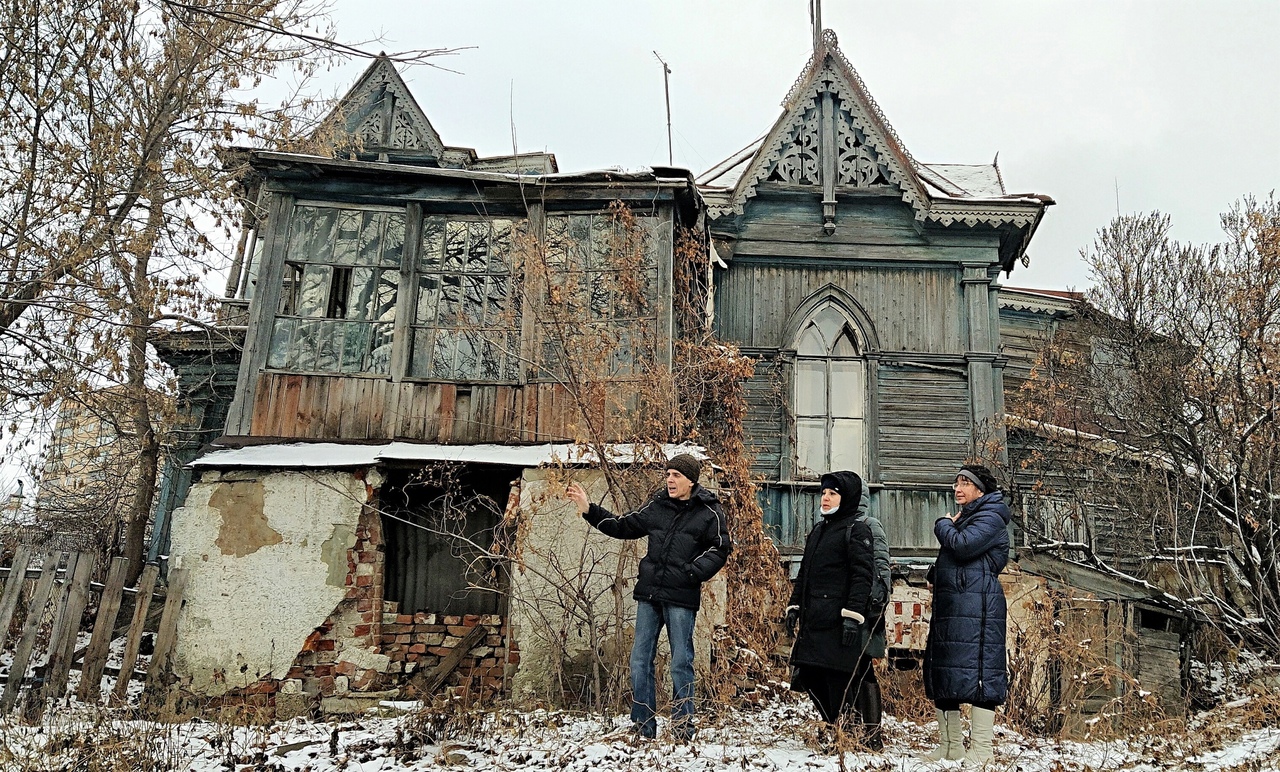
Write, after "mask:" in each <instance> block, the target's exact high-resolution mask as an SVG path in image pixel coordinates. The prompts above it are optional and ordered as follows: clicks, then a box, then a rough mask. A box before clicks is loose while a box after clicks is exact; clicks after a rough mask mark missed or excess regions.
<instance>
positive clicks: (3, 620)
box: [0, 544, 31, 651]
mask: <svg viewBox="0 0 1280 772" xmlns="http://www.w3.org/2000/svg"><path fill="white" fill-rule="evenodd" d="M30 563H31V548H30V547H28V546H27V545H25V544H19V545H18V549H17V550H15V551H14V553H13V566H12V567H11V568H10V569H9V578H8V579H6V580H5V583H4V593H3V594H0V651H4V645H5V643H6V641H7V640H8V638H9V623H11V622H12V621H13V612H15V611H17V610H18V596H19V595H21V594H22V583H23V580H24V579H25V578H26V576H27V566H28V565H30Z"/></svg>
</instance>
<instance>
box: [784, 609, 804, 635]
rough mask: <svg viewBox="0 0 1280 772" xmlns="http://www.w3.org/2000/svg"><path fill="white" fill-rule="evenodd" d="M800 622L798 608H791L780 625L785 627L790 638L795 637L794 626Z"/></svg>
mask: <svg viewBox="0 0 1280 772" xmlns="http://www.w3.org/2000/svg"><path fill="white" fill-rule="evenodd" d="M799 621H800V607H799V606H791V607H790V608H788V609H787V615H786V616H785V617H783V619H782V623H783V624H784V625H786V627H787V635H789V636H791V637H792V638H794V637H796V624H797V623H799Z"/></svg>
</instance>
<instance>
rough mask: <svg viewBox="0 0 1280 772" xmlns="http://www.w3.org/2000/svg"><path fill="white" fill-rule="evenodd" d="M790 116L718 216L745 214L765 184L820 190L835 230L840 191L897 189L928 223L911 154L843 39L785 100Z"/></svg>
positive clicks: (828, 225) (813, 63) (827, 40)
mask: <svg viewBox="0 0 1280 772" xmlns="http://www.w3.org/2000/svg"><path fill="white" fill-rule="evenodd" d="M783 107H784V108H785V112H784V113H783V115H782V117H781V118H779V119H778V122H777V123H776V124H774V127H773V129H772V130H771V131H770V132H769V135H768V136H767V137H766V138H765V140H764V142H763V143H762V144H761V147H760V150H759V151H758V152H757V153H756V156H755V159H754V160H753V161H752V163H751V165H750V166H749V167H748V169H747V171H746V173H745V174H743V176H742V178H741V179H740V180H739V182H738V185H737V186H736V190H735V191H734V194H733V197H732V198H731V200H730V205H729V206H728V207H727V208H723V209H721V211H720V212H718V213H716V214H723V213H725V212H729V211H732V212H733V213H735V214H741V213H742V211H743V206H744V205H745V203H746V201H747V199H749V198H751V197H752V196H754V195H756V189H757V186H759V185H760V183H762V182H780V183H788V184H793V185H813V186H815V187H821V188H822V192H823V221H824V228H825V229H826V230H827V231H828V232H832V231H834V229H835V189H836V188H837V187H846V188H847V187H853V188H863V189H867V188H872V189H874V188H883V189H886V190H889V189H892V190H894V191H895V192H898V193H900V194H901V196H902V200H903V201H905V202H907V203H908V204H909V205H911V206H912V208H913V209H915V211H916V218H917V219H924V217H925V216H926V213H927V210H928V197H927V195H926V193H925V191H924V189H923V186H922V184H921V182H920V180H919V179H918V177H917V175H916V174H915V173H914V168H915V166H916V164H915V162H914V161H913V160H912V159H911V157H910V156H909V155H908V154H907V152H906V150H905V148H903V146H902V143H901V141H899V140H898V137H897V135H896V134H894V132H893V129H892V127H890V126H889V123H888V121H886V120H885V118H884V115H883V114H882V113H881V112H880V108H879V106H878V105H877V104H876V103H875V100H874V99H872V98H871V96H870V94H868V93H867V89H866V86H865V85H864V84H863V82H862V79H861V78H860V77H859V76H858V73H857V72H856V71H855V70H854V69H853V66H852V65H850V64H849V61H848V60H847V59H845V57H844V55H843V54H842V53H841V52H840V48H839V45H838V43H837V41H836V36H835V33H834V32H832V31H831V30H826V31H825V32H823V35H822V45H821V47H820V48H819V50H818V51H817V52H815V54H814V56H813V58H812V59H810V61H809V64H808V66H807V67H806V68H805V70H804V72H803V74H801V76H800V78H799V79H798V80H797V81H796V84H795V86H793V87H792V89H791V93H790V94H788V95H787V98H786V100H785V101H784V102H783Z"/></svg>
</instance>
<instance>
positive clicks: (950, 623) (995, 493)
mask: <svg viewBox="0 0 1280 772" xmlns="http://www.w3.org/2000/svg"><path fill="white" fill-rule="evenodd" d="M952 489H953V490H954V492H955V500H956V504H958V505H959V506H960V510H959V511H958V512H956V513H954V514H949V515H944V516H942V517H940V518H938V520H937V522H936V523H934V525H933V533H934V536H936V537H937V539H938V545H939V549H938V559H937V562H935V563H934V565H933V568H932V569H930V572H929V573H930V577H929V581H930V583H931V584H932V585H933V615H932V618H931V620H930V622H929V639H928V642H927V643H926V645H925V651H924V691H925V695H926V696H928V697H929V699H931V700H933V703H934V705H935V707H936V708H937V715H938V731H939V734H940V735H941V743H940V744H939V745H938V748H937V749H936V750H934V751H933V752H932V753H930V754H929V755H928V758H930V759H935V760H936V759H967V760H969V761H971V762H974V763H976V764H979V765H982V764H986V763H987V762H988V761H990V760H991V759H992V756H993V754H992V749H991V735H992V724H993V723H994V720H995V709H996V707H998V706H999V705H1002V704H1004V701H1005V698H1006V697H1007V696H1008V691H1009V678H1008V671H1007V667H1006V660H1005V615H1006V605H1005V597H1004V588H1003V587H1001V585H1000V572H1001V571H1003V570H1004V567H1005V565H1006V564H1007V563H1008V562H1009V530H1008V528H1009V520H1010V514H1009V508H1008V507H1007V506H1005V503H1004V494H1002V493H1001V492H1000V490H999V486H998V484H997V482H996V479H995V476H994V475H992V474H991V470H989V469H987V468H986V467H985V466H980V465H977V464H967V465H965V466H962V467H960V471H959V472H957V473H956V481H955V484H954V485H953V486H952ZM963 703H968V704H970V705H972V706H973V708H972V711H971V712H970V725H969V752H968V753H967V754H966V753H965V752H964V737H963V728H962V727H961V724H960V705H961V704H963Z"/></svg>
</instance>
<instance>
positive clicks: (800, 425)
mask: <svg viewBox="0 0 1280 772" xmlns="http://www.w3.org/2000/svg"><path fill="white" fill-rule="evenodd" d="M793 319H794V321H793V323H792V324H791V325H789V337H790V342H791V351H792V352H794V353H793V354H792V356H793V357H794V360H793V365H792V378H791V381H792V383H791V398H790V407H791V415H792V419H793V420H794V429H795V431H794V433H793V437H792V440H793V441H792V447H791V453H790V454H789V455H790V462H791V469H790V472H791V474H790V475H789V476H790V477H791V478H792V479H795V480H807V479H816V478H817V477H818V476H819V475H821V474H822V473H823V472H826V471H830V470H833V469H852V470H853V471H856V472H858V473H859V474H861V475H863V477H864V478H867V477H868V475H869V472H870V458H869V454H870V441H869V440H870V437H869V432H870V429H869V418H870V414H871V398H870V397H871V394H870V392H871V372H870V368H869V367H868V354H871V353H872V352H873V351H875V350H876V349H877V348H878V341H876V339H875V333H874V329H873V328H871V327H870V324H869V320H868V319H867V318H866V314H865V313H864V312H862V309H861V308H860V307H859V306H858V305H857V303H856V302H854V301H853V300H852V298H849V297H848V296H847V295H846V294H845V293H844V292H843V291H841V290H839V289H838V288H834V287H829V288H825V289H824V290H823V291H820V292H818V293H815V294H814V295H813V296H811V298H810V300H809V302H807V303H804V304H803V305H802V306H801V308H799V309H797V313H796V314H795V316H794V317H793Z"/></svg>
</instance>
